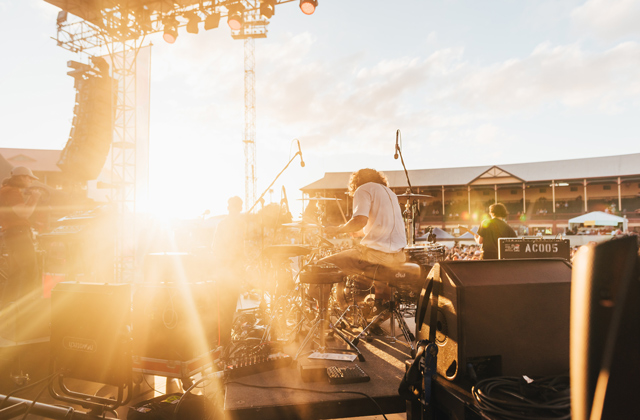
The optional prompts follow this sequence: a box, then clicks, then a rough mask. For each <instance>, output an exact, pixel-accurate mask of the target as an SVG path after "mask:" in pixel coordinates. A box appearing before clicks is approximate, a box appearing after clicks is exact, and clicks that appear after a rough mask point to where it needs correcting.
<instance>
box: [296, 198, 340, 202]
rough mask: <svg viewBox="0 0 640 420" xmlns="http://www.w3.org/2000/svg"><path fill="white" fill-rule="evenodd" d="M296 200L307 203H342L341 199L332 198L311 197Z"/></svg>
mask: <svg viewBox="0 0 640 420" xmlns="http://www.w3.org/2000/svg"><path fill="white" fill-rule="evenodd" d="M297 200H309V201H342V198H332V197H311V198H298V199H297Z"/></svg>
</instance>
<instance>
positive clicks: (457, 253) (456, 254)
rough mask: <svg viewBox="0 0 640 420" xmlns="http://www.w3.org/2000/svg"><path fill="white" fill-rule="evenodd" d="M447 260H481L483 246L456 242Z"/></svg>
mask: <svg viewBox="0 0 640 420" xmlns="http://www.w3.org/2000/svg"><path fill="white" fill-rule="evenodd" d="M444 259H445V261H456V260H481V259H482V247H481V246H480V245H465V244H455V245H454V246H453V247H451V248H450V249H449V250H448V251H447V254H446V256H445V258H444Z"/></svg>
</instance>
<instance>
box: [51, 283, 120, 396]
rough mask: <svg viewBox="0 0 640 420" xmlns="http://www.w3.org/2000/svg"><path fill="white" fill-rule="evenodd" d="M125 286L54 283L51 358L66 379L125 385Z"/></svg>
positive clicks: (52, 293)
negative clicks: (62, 371)
mask: <svg viewBox="0 0 640 420" xmlns="http://www.w3.org/2000/svg"><path fill="white" fill-rule="evenodd" d="M130 329H131V286H130V285H129V284H102V283H101V284H97V283H77V282H63V283H58V284H57V285H56V286H55V287H54V288H53V291H52V292H51V356H52V358H53V360H54V362H55V365H56V368H60V369H63V370H64V372H65V376H66V377H68V378H75V379H83V380H86V381H92V382H99V383H103V384H109V385H114V386H120V385H123V384H126V383H127V382H129V381H130V380H131V370H132V365H131V335H130Z"/></svg>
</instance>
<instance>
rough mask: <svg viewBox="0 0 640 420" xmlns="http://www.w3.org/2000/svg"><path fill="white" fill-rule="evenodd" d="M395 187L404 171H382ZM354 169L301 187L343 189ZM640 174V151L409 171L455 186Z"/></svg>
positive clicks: (402, 184) (402, 183)
mask: <svg viewBox="0 0 640 420" xmlns="http://www.w3.org/2000/svg"><path fill="white" fill-rule="evenodd" d="M383 172H384V173H385V175H386V176H387V179H388V180H389V185H390V186H391V187H392V188H406V187H408V184H407V178H406V176H405V173H404V171H383ZM350 175H351V172H327V173H325V174H324V177H323V178H321V179H319V180H317V181H315V182H312V183H311V184H309V185H307V186H305V187H302V188H301V190H303V191H306V190H343V189H346V188H347V184H348V182H349V176H350ZM634 175H637V176H639V177H640V153H634V154H629V155H618V156H604V157H595V158H584V159H567V160H553V161H547V162H531V163H512V164H506V165H494V166H491V165H486V166H469V167H462V168H440V169H414V170H410V171H409V180H410V181H411V185H413V186H419V187H425V186H455V185H458V186H459V185H494V184H514V183H522V182H537V181H558V182H559V181H571V180H582V179H585V178H586V179H593V178H610V177H618V176H634Z"/></svg>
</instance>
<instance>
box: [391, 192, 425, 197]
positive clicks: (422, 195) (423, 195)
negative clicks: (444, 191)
mask: <svg viewBox="0 0 640 420" xmlns="http://www.w3.org/2000/svg"><path fill="white" fill-rule="evenodd" d="M398 197H433V196H432V195H427V194H414V193H404V194H398Z"/></svg>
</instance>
